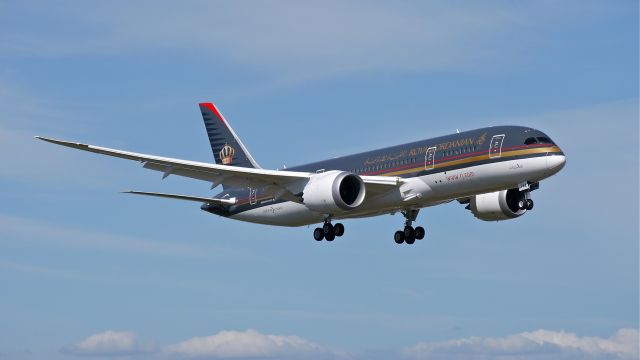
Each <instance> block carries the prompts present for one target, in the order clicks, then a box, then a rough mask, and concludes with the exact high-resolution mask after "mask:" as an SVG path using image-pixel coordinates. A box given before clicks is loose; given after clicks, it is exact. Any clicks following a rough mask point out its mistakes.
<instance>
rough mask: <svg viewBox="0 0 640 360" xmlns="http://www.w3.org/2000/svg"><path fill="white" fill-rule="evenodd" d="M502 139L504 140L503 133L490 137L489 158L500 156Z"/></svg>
mask: <svg viewBox="0 0 640 360" xmlns="http://www.w3.org/2000/svg"><path fill="white" fill-rule="evenodd" d="M503 141H504V134H502V135H494V136H493V137H492V138H491V148H490V149H489V158H497V157H500V156H502V142H503Z"/></svg>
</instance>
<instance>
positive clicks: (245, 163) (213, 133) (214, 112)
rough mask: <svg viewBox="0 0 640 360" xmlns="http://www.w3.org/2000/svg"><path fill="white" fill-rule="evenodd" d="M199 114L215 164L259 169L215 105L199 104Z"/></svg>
mask: <svg viewBox="0 0 640 360" xmlns="http://www.w3.org/2000/svg"><path fill="white" fill-rule="evenodd" d="M200 112H202V118H203V119H204V126H205V128H206V129H207V135H208V136H209V142H210V143H211V151H213V157H214V158H215V160H216V164H219V165H228V166H240V167H247V168H256V169H259V168H260V165H258V163H257V162H256V161H255V160H254V159H253V156H251V154H250V153H249V151H248V150H247V148H246V147H245V146H244V144H243V143H242V141H241V140H240V138H238V135H236V132H235V131H233V129H232V128H231V126H230V125H229V123H228V122H227V121H226V120H225V118H224V117H223V116H222V114H220V111H218V109H217V108H216V106H215V105H213V104H212V103H200Z"/></svg>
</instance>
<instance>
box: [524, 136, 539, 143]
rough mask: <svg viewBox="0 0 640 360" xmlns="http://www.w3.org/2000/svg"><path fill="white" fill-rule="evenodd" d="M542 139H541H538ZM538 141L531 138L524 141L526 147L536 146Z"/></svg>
mask: <svg viewBox="0 0 640 360" xmlns="http://www.w3.org/2000/svg"><path fill="white" fill-rule="evenodd" d="M538 139H540V138H538ZM537 142H538V141H537V140H536V138H533V137H530V138H527V140H525V141H524V144H525V145H531V144H536V143H537Z"/></svg>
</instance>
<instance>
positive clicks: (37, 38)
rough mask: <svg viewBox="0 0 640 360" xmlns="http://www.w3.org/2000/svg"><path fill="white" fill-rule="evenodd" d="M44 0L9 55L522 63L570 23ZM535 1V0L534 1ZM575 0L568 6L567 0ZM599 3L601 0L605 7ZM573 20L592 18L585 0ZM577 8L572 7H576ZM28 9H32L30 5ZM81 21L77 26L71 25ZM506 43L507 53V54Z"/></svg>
mask: <svg viewBox="0 0 640 360" xmlns="http://www.w3.org/2000/svg"><path fill="white" fill-rule="evenodd" d="M189 4H190V5H188V6H185V4H183V3H179V4H178V3H175V4H174V3H167V2H157V1H153V2H148V5H147V6H145V5H143V4H142V3H141V2H136V3H135V4H134V5H126V4H117V5H115V4H112V3H109V2H103V3H87V4H84V3H78V2H70V3H66V4H65V3H60V2H56V4H55V5H48V4H47V3H43V4H41V6H40V7H39V9H41V8H46V7H48V6H55V11H53V9H51V10H52V11H46V10H43V13H46V14H56V15H51V17H50V18H49V19H48V20H49V21H53V22H54V23H55V24H56V25H59V26H55V28H56V29H57V30H56V31H52V32H47V33H39V32H38V30H34V29H33V28H32V27H28V28H26V27H25V28H23V29H21V30H19V31H16V30H13V29H11V30H12V31H9V32H8V33H7V34H5V42H4V45H3V47H2V48H0V50H4V51H3V52H4V53H7V54H18V55H35V56H45V57H48V56H69V55H77V54H105V53H106V54H121V53H122V52H123V51H129V52H144V51H146V50H149V49H154V50H161V51H166V52H169V53H183V52H189V53H193V52H195V53H197V54H198V56H204V57H205V58H208V59H212V60H225V61H232V62H234V63H239V64H245V65H248V66H251V67H259V68H261V69H264V68H270V69H276V70H278V71H279V72H280V73H286V74H294V75H295V76H301V75H302V74H308V73H309V72H312V73H313V74H316V75H317V74H326V73H335V72H344V71H362V70H381V69H382V70H385V69H409V70H416V69H418V70H425V69H427V70H430V69H443V68H445V69H451V68H461V67H462V68H466V69H468V68H478V67H483V66H492V67H494V68H498V69H499V68H500V65H504V64H505V63H513V62H515V63H519V62H521V61H527V56H526V54H527V53H530V51H531V49H532V48H535V47H538V46H546V44H547V40H546V39H544V34H545V33H550V32H551V31H550V30H549V29H553V28H554V27H556V26H558V24H564V23H566V18H564V17H563V16H562V12H563V11H566V10H564V9H563V8H562V7H552V6H545V4H542V5H540V4H537V3H533V4H522V5H520V6H499V5H495V4H494V5H491V4H486V3H484V2H483V3H482V4H475V3H473V2H470V3H467V4H466V5H465V6H451V5H450V4H449V3H448V2H419V3H414V4H410V3H404V4H402V5H397V4H391V3H389V4H385V3H370V2H367V3H362V2H358V1H328V2H327V1H325V2H322V3H316V4H310V3H301V2H295V1H278V2H272V1H254V2H251V3H250V4H246V3H235V2H210V1H194V2H190V3H189ZM536 4H537V5H536ZM569 7H571V6H569ZM601 7H602V5H601ZM577 8H578V9H579V10H581V13H580V14H581V15H583V16H580V17H579V19H584V18H588V17H589V16H588V15H592V14H585V13H584V11H585V10H584V8H586V7H584V6H578V7H577ZM573 10H574V11H575V9H573ZM27 14H29V12H27ZM76 28H82V29H83V31H77V29H76ZM505 48H509V49H510V51H509V56H508V57H507V58H505V57H504V56H502V55H501V54H504V51H502V50H504V49H505Z"/></svg>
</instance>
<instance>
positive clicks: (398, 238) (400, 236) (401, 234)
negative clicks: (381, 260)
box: [393, 231, 404, 244]
mask: <svg viewBox="0 0 640 360" xmlns="http://www.w3.org/2000/svg"><path fill="white" fill-rule="evenodd" d="M393 241H395V242H396V244H402V243H403V242H404V232H402V231H396V233H395V234H394V235H393Z"/></svg>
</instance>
